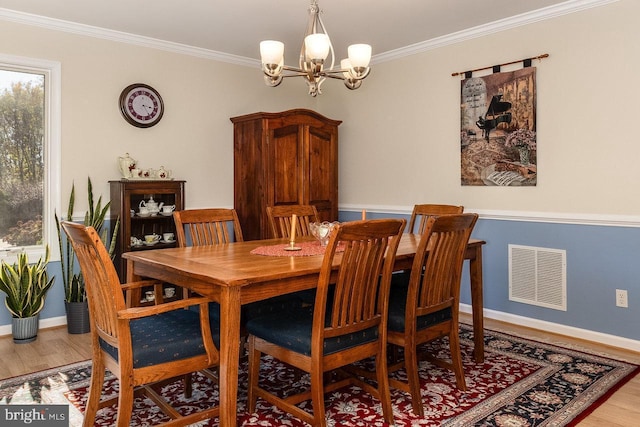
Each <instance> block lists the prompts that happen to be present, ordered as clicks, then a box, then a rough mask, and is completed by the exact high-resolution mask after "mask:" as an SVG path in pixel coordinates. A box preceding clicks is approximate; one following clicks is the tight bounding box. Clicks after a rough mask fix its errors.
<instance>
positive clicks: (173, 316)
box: [100, 310, 220, 368]
mask: <svg viewBox="0 0 640 427" xmlns="http://www.w3.org/2000/svg"><path fill="white" fill-rule="evenodd" d="M210 324H211V335H212V336H213V341H214V343H215V345H216V347H218V348H219V347H220V326H219V324H218V322H215V321H211V323H210ZM131 341H132V348H133V367H134V368H142V367H145V366H152V365H157V364H160V363H165V362H171V361H174V360H180V359H186V358H188V357H192V356H196V355H199V354H204V353H205V351H204V344H203V342H202V335H201V332H200V318H199V314H198V313H197V312H196V311H192V310H175V311H170V312H167V313H161V314H157V315H155V316H151V317H143V318H141V319H135V320H132V321H131ZM100 345H101V347H102V348H103V349H104V350H105V351H106V352H107V353H109V354H110V355H111V356H112V357H113V358H114V359H115V360H118V350H117V349H116V348H115V347H113V346H111V345H109V344H107V343H106V342H104V341H102V340H100Z"/></svg>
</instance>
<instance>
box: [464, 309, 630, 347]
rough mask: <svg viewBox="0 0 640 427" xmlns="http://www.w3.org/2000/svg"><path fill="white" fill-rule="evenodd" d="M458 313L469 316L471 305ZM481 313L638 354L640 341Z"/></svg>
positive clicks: (507, 315)
mask: <svg viewBox="0 0 640 427" xmlns="http://www.w3.org/2000/svg"><path fill="white" fill-rule="evenodd" d="M460 311H461V312H462V313H468V314H471V305H469V304H460ZM483 313H484V317H486V318H488V319H493V320H499V321H501V322H505V323H511V324H514V325H519V326H525V327H527V328H532V329H539V330H542V331H549V332H552V333H555V334H560V335H566V336H569V337H573V338H579V339H583V340H585V341H592V342H597V343H600V344H604V345H609V346H612V347H618V348H623V349H626V350H632V351H638V352H640V341H637V340H632V339H629V338H624V337H619V336H616V335H609V334H603V333H602V332H595V331H590V330H587V329H580V328H576V327H573V326H566V325H561V324H559V323H553V322H547V321H544V320H538V319H532V318H531V317H524V316H518V315H516V314H510V313H503V312H501V311H495V310H489V309H485V310H484V311H483Z"/></svg>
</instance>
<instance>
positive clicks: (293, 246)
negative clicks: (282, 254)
mask: <svg viewBox="0 0 640 427" xmlns="http://www.w3.org/2000/svg"><path fill="white" fill-rule="evenodd" d="M284 250H285V251H299V250H302V248H301V247H300V246H296V242H295V241H294V240H292V241H290V242H289V246H285V248H284Z"/></svg>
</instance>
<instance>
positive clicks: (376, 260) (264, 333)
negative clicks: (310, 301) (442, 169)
mask: <svg viewBox="0 0 640 427" xmlns="http://www.w3.org/2000/svg"><path fill="white" fill-rule="evenodd" d="M405 225H406V221H405V220H404V219H401V220H398V219H378V220H370V221H354V222H348V223H344V224H342V225H340V226H337V227H336V228H334V229H333V230H332V232H331V238H330V239H329V243H328V245H327V248H326V251H325V253H324V258H323V261H322V266H321V269H320V275H319V278H318V285H317V289H316V300H315V304H314V305H313V306H312V307H307V308H301V309H298V310H296V311H293V310H292V311H288V312H286V313H274V314H272V315H269V316H262V317H257V318H254V319H251V320H249V321H248V322H247V325H246V328H247V331H248V332H249V385H248V410H249V412H255V410H256V402H257V398H258V397H260V398H262V399H264V400H266V401H267V402H269V403H271V404H272V405H275V406H277V407H278V408H280V409H282V410H284V411H286V412H289V413H290V414H292V415H293V416H295V417H297V418H299V419H301V420H302V421H305V422H307V423H309V424H311V425H312V426H321V427H324V426H326V425H327V422H326V419H325V404H324V394H326V393H329V392H331V391H333V390H337V389H339V388H341V387H344V386H346V385H349V384H356V385H359V386H360V387H362V388H363V389H364V390H366V391H367V392H369V393H371V394H372V395H373V396H374V397H376V398H377V399H379V400H380V403H381V405H382V412H383V416H384V420H385V421H386V422H387V423H389V424H393V412H392V407H391V397H390V392H389V384H388V376H387V360H386V358H387V350H386V348H387V344H386V331H387V327H386V322H387V309H388V297H389V286H390V281H391V273H392V270H393V264H394V261H395V255H396V250H397V248H398V243H399V242H400V237H401V236H402V232H403V230H404V227H405ZM338 248H340V250H341V251H340V252H339V249H338ZM342 250H343V251H342ZM336 258H338V259H340V261H339V265H338V266H337V267H336V270H337V271H334V265H336V264H337V263H338V260H337V259H336ZM332 276H333V278H334V279H332ZM330 284H332V285H333V298H329V297H328V292H329V286H330ZM262 354H269V355H271V356H272V357H274V358H276V359H279V360H280V361H282V362H284V363H286V364H288V365H291V366H294V367H296V368H298V369H300V370H302V371H304V372H307V373H309V375H310V378H311V386H310V390H307V391H304V392H302V393H299V394H295V395H288V396H287V397H278V396H276V395H274V394H272V393H270V392H269V391H267V390H266V389H264V388H262V387H260V384H259V374H260V358H261V356H262ZM370 357H375V363H376V367H377V368H378V369H377V377H376V384H375V385H373V384H370V383H365V382H364V381H363V380H362V379H361V378H358V377H354V376H351V375H347V374H348V373H347V372H344V371H341V372H340V374H341V375H335V376H333V377H332V378H331V379H330V376H329V375H327V382H326V383H325V374H326V373H329V372H330V371H334V370H338V368H341V367H343V366H345V365H348V364H351V363H354V362H357V361H360V360H363V359H368V358H370ZM309 399H310V400H311V402H312V408H313V413H310V412H308V411H306V410H304V409H302V408H301V407H299V406H298V404H299V403H301V402H303V401H306V400H309Z"/></svg>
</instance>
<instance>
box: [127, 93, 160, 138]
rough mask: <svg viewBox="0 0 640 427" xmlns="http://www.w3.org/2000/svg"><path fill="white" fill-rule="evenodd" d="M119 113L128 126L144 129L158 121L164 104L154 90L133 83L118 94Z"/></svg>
mask: <svg viewBox="0 0 640 427" xmlns="http://www.w3.org/2000/svg"><path fill="white" fill-rule="evenodd" d="M120 111H121V112H122V115H123V116H124V118H125V120H126V121H127V122H129V123H130V124H132V125H134V126H137V127H141V128H146V127H151V126H153V125H155V124H156V123H158V122H159V121H160V119H161V118H162V114H163V113H164V104H163V102H162V98H161V97H160V94H159V93H158V92H157V91H156V90H155V89H154V88H152V87H151V86H148V85H145V84H142V83H135V84H132V85H129V86H127V87H126V88H124V90H123V91H122V93H121V94H120Z"/></svg>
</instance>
